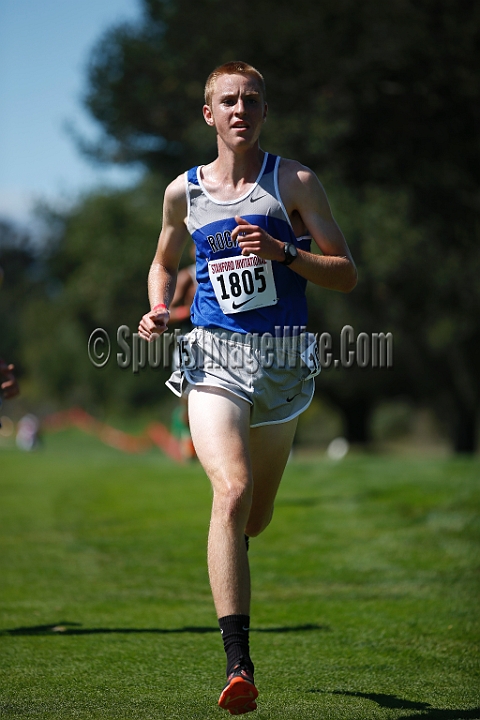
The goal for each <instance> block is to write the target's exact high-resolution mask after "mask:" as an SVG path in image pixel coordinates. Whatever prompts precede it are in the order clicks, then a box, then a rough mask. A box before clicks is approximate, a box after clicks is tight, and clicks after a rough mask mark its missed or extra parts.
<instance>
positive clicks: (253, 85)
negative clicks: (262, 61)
mask: <svg viewBox="0 0 480 720" xmlns="http://www.w3.org/2000/svg"><path fill="white" fill-rule="evenodd" d="M266 115H267V104H266V103H265V101H264V99H263V95H262V91H261V89H260V86H259V84H258V82H257V80H256V79H255V78H254V77H251V76H250V75H220V77H219V78H217V81H216V83H215V89H214V91H213V94H212V100H211V104H210V106H208V105H204V108H203V116H204V118H205V121H206V123H207V125H210V126H211V127H215V129H216V131H217V133H218V135H219V137H220V138H221V139H222V140H223V141H224V142H226V143H227V144H228V145H230V144H233V145H234V146H242V145H253V144H254V143H255V142H256V141H257V140H258V138H259V136H260V132H261V129H262V126H263V123H264V121H265V118H266Z"/></svg>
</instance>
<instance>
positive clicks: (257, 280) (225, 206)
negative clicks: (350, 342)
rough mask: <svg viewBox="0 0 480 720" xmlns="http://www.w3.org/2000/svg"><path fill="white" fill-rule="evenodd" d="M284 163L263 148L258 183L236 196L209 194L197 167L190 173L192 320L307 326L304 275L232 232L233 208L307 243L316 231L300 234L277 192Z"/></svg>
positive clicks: (214, 324) (289, 331) (274, 232)
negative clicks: (250, 250)
mask: <svg viewBox="0 0 480 720" xmlns="http://www.w3.org/2000/svg"><path fill="white" fill-rule="evenodd" d="M279 163H280V158H279V157H277V156H275V155H270V154H269V153H265V157H264V160H263V165H262V169H261V170H260V174H259V176H258V178H257V181H256V183H255V184H254V186H253V187H252V188H251V189H250V190H249V191H248V192H247V193H246V194H245V195H244V196H243V197H241V198H238V199H236V200H232V201H220V200H216V199H215V198H213V197H212V196H211V195H209V193H208V192H207V190H206V189H205V187H204V186H203V184H202V181H201V179H200V169H199V167H194V168H192V169H191V170H188V171H187V172H186V173H185V180H186V189H187V205H188V215H187V228H188V231H189V232H190V234H191V236H192V238H193V240H194V242H195V245H196V266H197V273H196V274H197V282H198V287H197V291H196V294H195V299H194V301H193V305H192V322H193V324H194V325H196V326H198V327H205V328H223V329H225V330H230V331H232V332H240V333H259V334H262V333H267V332H268V333H271V334H272V335H277V334H278V333H279V332H280V333H281V335H282V336H283V335H296V334H297V333H298V332H299V331H300V332H301V331H302V330H303V329H304V328H305V326H306V324H307V302H306V298H305V287H306V284H307V281H306V280H305V279H304V278H302V277H301V276H300V275H298V274H297V273H295V272H294V271H293V270H291V269H290V268H289V267H287V266H285V265H282V264H281V263H278V262H275V261H270V260H263V259H262V258H259V257H257V256H256V255H249V256H244V255H242V254H241V250H240V248H239V247H238V245H237V244H236V242H234V241H232V238H231V232H232V230H233V229H234V228H235V227H236V226H237V223H236V222H235V215H239V216H240V217H242V218H244V219H245V220H248V221H249V222H250V223H252V224H253V225H258V226H259V227H262V228H263V229H264V230H266V232H268V233H269V234H270V235H271V236H272V237H274V238H276V239H277V240H282V241H283V242H290V243H293V244H294V245H296V246H297V247H299V248H301V249H302V250H307V251H308V250H310V242H311V237H310V236H309V235H308V236H302V237H300V238H296V237H295V234H294V232H293V229H292V225H291V223H290V219H289V217H288V214H287V211H286V209H285V206H284V204H283V202H282V199H281V197H280V192H279V189H278V166H279ZM276 328H278V329H279V330H278V329H276Z"/></svg>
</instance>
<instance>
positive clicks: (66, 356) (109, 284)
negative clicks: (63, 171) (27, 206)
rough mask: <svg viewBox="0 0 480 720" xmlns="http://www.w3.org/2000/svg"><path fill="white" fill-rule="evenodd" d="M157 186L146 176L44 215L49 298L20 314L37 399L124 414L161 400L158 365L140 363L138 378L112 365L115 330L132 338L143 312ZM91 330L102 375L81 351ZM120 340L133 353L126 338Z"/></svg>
mask: <svg viewBox="0 0 480 720" xmlns="http://www.w3.org/2000/svg"><path fill="white" fill-rule="evenodd" d="M164 187H165V186H164V184H163V183H162V182H161V181H160V180H158V178H157V179H153V178H148V179H147V180H145V181H144V182H143V183H141V184H140V185H139V186H138V187H137V188H134V189H132V190H123V191H108V192H102V191H97V192H94V193H91V194H89V195H87V196H85V197H84V198H83V199H81V200H80V201H78V202H77V203H76V204H75V205H74V206H73V207H72V208H71V209H70V210H67V211H64V212H61V213H59V212H54V211H52V210H51V209H49V208H48V207H45V208H44V209H43V212H42V216H43V221H44V223H45V227H46V238H47V241H48V242H47V245H46V247H45V249H44V254H43V258H44V264H45V286H46V293H45V295H44V297H43V298H41V299H40V300H38V301H37V302H36V303H35V304H29V305H27V306H26V307H25V308H24V312H23V316H22V334H23V357H24V362H25V364H26V366H27V369H28V372H29V377H30V378H31V380H32V381H33V383H34V385H35V387H36V389H37V394H38V395H39V396H40V397H42V396H43V397H46V396H48V397H51V398H54V399H55V400H56V401H61V402H62V403H63V404H64V405H66V406H67V407H68V406H69V405H71V404H76V403H81V404H82V405H83V406H87V407H88V408H90V409H92V410H95V411H98V410H99V409H102V410H109V411H122V412H125V411H128V410H131V409H132V408H138V407H144V406H152V405H154V404H155V403H157V402H158V401H159V399H161V398H162V397H163V396H164V395H165V394H166V392H167V391H166V389H165V388H164V380H165V379H166V377H165V376H166V374H167V372H168V365H167V368H166V369H164V368H163V359H162V361H161V363H160V367H159V368H158V369H151V368H150V367H149V365H148V363H147V365H146V368H145V370H142V371H141V372H140V373H138V374H134V373H133V371H132V364H131V363H130V365H129V367H128V368H126V369H123V370H122V369H120V368H119V367H118V365H117V362H116V353H117V352H122V348H121V347H120V346H119V344H118V343H117V329H118V328H119V327H120V326H121V325H127V326H128V328H129V329H130V332H131V333H132V334H133V333H135V332H136V331H137V327H138V322H139V319H140V317H141V316H142V315H143V313H144V312H145V310H146V309H148V307H149V305H148V297H147V282H146V281H147V273H148V269H149V266H150V263H151V261H152V258H153V255H154V252H155V246H156V238H157V236H158V231H159V227H160V224H161V198H162V197H163V192H164ZM32 327H34V328H35V332H34V333H32V332H31V329H32ZM96 328H103V329H105V330H106V331H107V332H108V335H109V337H110V342H111V357H110V360H109V362H108V364H107V365H106V366H105V367H102V368H97V367H94V366H93V365H92V363H91V362H90V360H89V357H88V352H87V342H88V338H89V337H90V334H91V333H92V331H93V330H95V329H96ZM126 342H127V344H128V345H129V347H130V348H132V336H131V335H130V336H129V337H127V338H126Z"/></svg>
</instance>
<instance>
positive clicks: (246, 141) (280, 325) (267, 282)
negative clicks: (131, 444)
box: [139, 62, 357, 715]
mask: <svg viewBox="0 0 480 720" xmlns="http://www.w3.org/2000/svg"><path fill="white" fill-rule="evenodd" d="M266 116H267V104H266V100H265V84H264V80H263V77H262V75H261V74H260V73H259V72H258V71H257V70H255V68H253V67H251V66H250V65H247V64H246V63H243V62H231V63H227V64H225V65H222V66H221V67H219V68H217V69H216V70H214V71H213V73H212V74H211V75H210V76H209V78H208V80H207V84H206V87H205V105H204V107H203V117H204V119H205V122H206V123H207V125H209V126H210V127H212V128H214V129H215V131H216V134H217V146H218V156H217V158H216V159H215V160H214V161H213V162H212V163H210V164H209V165H205V166H200V167H198V168H193V169H192V170H190V171H188V173H186V174H185V175H181V176H179V177H178V178H177V179H176V180H174V181H173V182H172V183H171V184H170V185H169V186H168V188H167V190H166V192H165V198H164V210H163V226H162V230H161V233H160V238H159V241H158V248H157V252H156V255H155V258H154V260H153V263H152V266H151V269H150V273H149V280H148V289H149V299H150V303H151V308H152V309H151V311H150V312H149V313H147V314H146V315H144V316H143V318H142V320H141V321H140V326H139V334H140V335H141V337H143V338H145V339H146V340H151V339H152V338H153V337H154V336H155V335H157V334H161V333H162V332H164V331H165V330H166V328H167V325H168V320H169V312H168V307H169V306H170V303H171V301H172V298H173V295H174V291H175V281H176V276H177V268H178V263H179V260H180V257H181V254H182V250H183V247H184V243H185V242H186V238H187V230H188V232H189V233H190V234H191V236H192V238H193V240H194V242H195V245H196V257H197V280H198V288H197V291H196V294H195V299H194V302H193V306H192V321H193V324H194V325H195V326H196V327H195V328H194V330H193V331H192V332H191V333H190V334H189V335H188V336H187V338H186V340H185V341H184V343H183V345H182V350H183V351H184V364H183V367H181V369H180V370H179V371H177V373H174V374H173V375H172V377H171V378H170V381H169V382H168V383H167V384H169V386H170V388H171V389H172V390H173V391H174V392H176V393H177V394H182V393H183V394H188V405H189V418H190V428H191V432H192V438H193V442H194V445H195V449H196V452H197V455H198V458H199V460H200V462H201V463H202V465H203V467H204V469H205V471H206V473H207V475H208V477H209V479H210V481H211V484H212V487H213V505H212V514H211V521H210V530H209V538H208V570H209V577H210V584H211V588H212V594H213V599H214V604H215V608H216V612H217V616H218V618H219V625H220V629H221V632H222V637H223V642H224V648H225V652H226V655H227V684H226V686H225V688H224V689H223V691H222V693H221V695H220V698H219V701H218V704H219V705H220V707H222V708H224V709H227V710H229V712H230V713H231V714H232V715H239V714H243V713H247V712H250V711H252V710H255V709H256V707H257V706H256V702H255V700H256V697H257V695H258V691H257V689H256V687H255V684H254V678H253V671H254V667H253V663H252V661H251V658H250V653H249V641H248V628H249V622H250V574H249V564H248V556H247V550H248V537H250V536H256V535H258V534H259V533H261V532H262V531H263V530H264V529H265V528H266V527H267V525H268V524H269V522H270V520H271V518H272V514H273V504H274V500H275V496H276V493H277V490H278V486H279V484H280V480H281V477H282V473H283V471H284V468H285V464H286V462H287V459H288V455H289V452H290V448H291V445H292V441H293V436H294V433H295V429H296V424H297V417H298V415H299V414H300V413H301V412H302V411H303V410H305V409H306V407H308V405H309V403H310V401H311V399H312V396H313V391H314V380H313V376H314V374H316V373H317V372H318V367H317V366H316V364H315V353H313V352H312V348H311V347H307V345H309V339H308V336H307V335H306V334H305V333H303V332H302V331H303V329H304V327H305V325H306V321H307V310H306V300H305V286H306V281H307V280H310V281H312V282H313V283H315V284H316V285H320V286H322V287H325V288H330V289H332V290H339V291H341V292H350V291H351V290H352V289H353V288H354V287H355V284H356V277H357V276H356V269H355V266H354V263H353V260H352V258H351V255H350V252H349V249H348V247H347V244H346V242H345V239H344V237H343V235H342V233H341V231H340V229H339V227H338V225H337V224H336V222H335V220H334V219H333V217H332V214H331V211H330V207H329V204H328V201H327V198H326V195H325V192H324V190H323V188H322V186H321V184H320V182H319V181H318V179H317V177H316V176H315V174H314V173H313V172H312V171H311V170H309V169H308V168H306V167H305V166H303V165H301V164H300V163H298V162H295V161H292V160H284V159H280V158H277V157H275V156H273V155H270V154H269V153H265V152H264V151H263V150H262V149H261V148H260V145H259V137H260V133H261V130H262V126H263V123H264V122H265V119H266ZM312 238H313V240H314V242H315V243H316V244H317V246H318V247H319V248H320V250H321V252H322V255H318V254H312V253H311V252H310V251H309V248H310V241H311V239H312ZM279 334H280V335H281V337H278V338H277V337H276V336H278V335H279ZM258 338H260V339H261V342H260V344H259V342H258ZM306 338H307V339H306ZM265 339H266V342H263V340H265ZM272 348H273V353H272V352H271V350H272ZM282 348H283V352H280V350H281V349H282ZM302 349H303V356H302ZM239 356H240V357H241V359H242V362H240V363H239V362H238V358H239ZM272 356H273V362H272ZM286 357H287V360H288V361H287V362H286V361H285V358H286Z"/></svg>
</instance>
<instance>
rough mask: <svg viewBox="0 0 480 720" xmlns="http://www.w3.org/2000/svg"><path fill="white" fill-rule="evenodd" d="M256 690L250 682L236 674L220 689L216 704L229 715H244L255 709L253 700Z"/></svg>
mask: <svg viewBox="0 0 480 720" xmlns="http://www.w3.org/2000/svg"><path fill="white" fill-rule="evenodd" d="M257 697H258V690H257V688H256V687H255V685H253V684H252V683H251V682H248V680H245V679H244V678H242V677H240V676H237V677H234V678H232V680H231V682H229V683H228V685H227V687H226V688H224V689H223V690H222V694H221V695H220V697H219V699H218V704H219V706H220V707H221V708H223V709H224V710H228V712H229V713H230V715H244V714H245V713H248V712H253V710H256V709H257V703H256V702H255V700H256V698H257Z"/></svg>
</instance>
